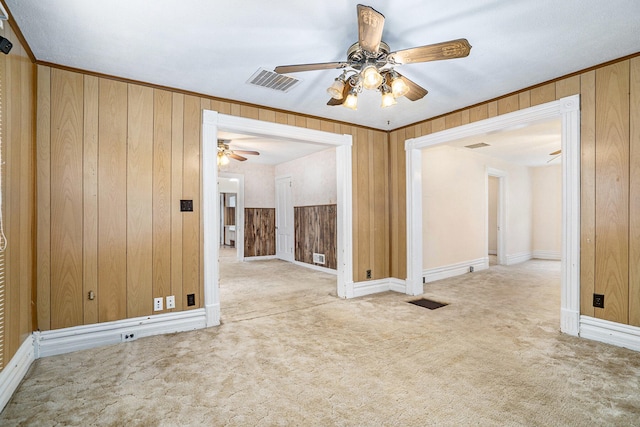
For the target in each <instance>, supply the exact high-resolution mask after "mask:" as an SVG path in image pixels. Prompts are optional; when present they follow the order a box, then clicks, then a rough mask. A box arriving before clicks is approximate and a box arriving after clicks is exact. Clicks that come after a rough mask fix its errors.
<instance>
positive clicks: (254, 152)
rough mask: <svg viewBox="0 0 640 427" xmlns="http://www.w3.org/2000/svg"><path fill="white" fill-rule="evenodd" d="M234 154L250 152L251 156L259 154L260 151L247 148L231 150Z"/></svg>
mask: <svg viewBox="0 0 640 427" xmlns="http://www.w3.org/2000/svg"><path fill="white" fill-rule="evenodd" d="M233 152H234V153H235V154H250V155H252V156H259V155H260V153H258V152H257V151H248V150H233Z"/></svg>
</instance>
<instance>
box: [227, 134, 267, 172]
mask: <svg viewBox="0 0 640 427" xmlns="http://www.w3.org/2000/svg"><path fill="white" fill-rule="evenodd" d="M230 142H231V141H230V140H225V139H219V140H218V166H223V165H228V164H229V159H230V158H231V159H233V160H238V161H240V162H244V161H245V160H247V158H246V157H243V156H241V155H240V154H244V155H251V156H259V155H260V153H259V152H257V151H248V150H232V149H230V148H229V143H230Z"/></svg>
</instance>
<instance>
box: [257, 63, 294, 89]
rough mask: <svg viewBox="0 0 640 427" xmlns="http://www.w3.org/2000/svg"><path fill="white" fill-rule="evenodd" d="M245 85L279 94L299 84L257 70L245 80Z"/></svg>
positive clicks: (271, 72) (263, 70)
mask: <svg viewBox="0 0 640 427" xmlns="http://www.w3.org/2000/svg"><path fill="white" fill-rule="evenodd" d="M247 83H249V84H252V85H256V86H261V87H266V88H267V89H273V90H277V91H280V92H289V91H290V90H291V89H293V88H294V87H295V86H296V85H297V84H298V83H300V80H298V79H294V78H293V77H289V76H284V75H282V74H278V73H274V72H273V71H269V70H265V69H264V68H259V69H258V71H256V72H255V73H254V74H253V76H251V77H250V78H249V80H247Z"/></svg>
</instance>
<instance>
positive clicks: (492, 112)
mask: <svg viewBox="0 0 640 427" xmlns="http://www.w3.org/2000/svg"><path fill="white" fill-rule="evenodd" d="M487 114H488V115H489V117H495V116H497V115H498V101H491V102H489V103H487Z"/></svg>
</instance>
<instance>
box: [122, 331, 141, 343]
mask: <svg viewBox="0 0 640 427" xmlns="http://www.w3.org/2000/svg"><path fill="white" fill-rule="evenodd" d="M136 338H138V335H136V334H134V333H133V332H124V333H122V334H120V340H121V341H122V342H125V341H133V340H135V339H136Z"/></svg>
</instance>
